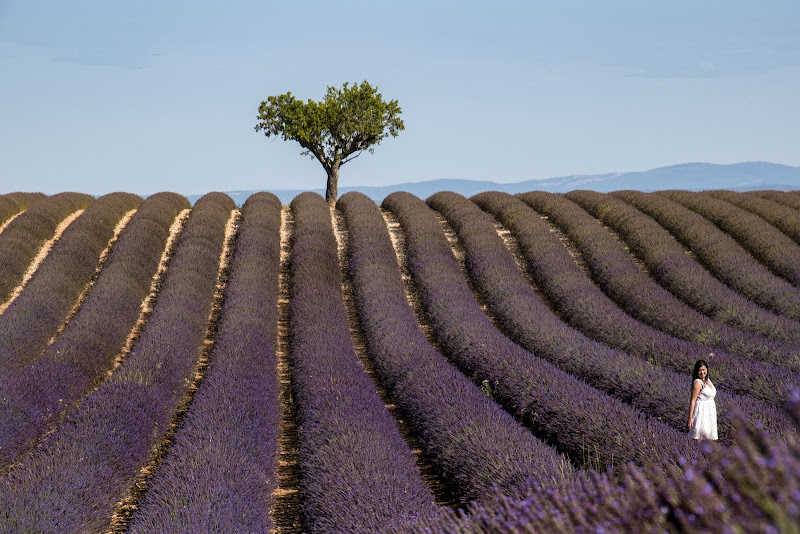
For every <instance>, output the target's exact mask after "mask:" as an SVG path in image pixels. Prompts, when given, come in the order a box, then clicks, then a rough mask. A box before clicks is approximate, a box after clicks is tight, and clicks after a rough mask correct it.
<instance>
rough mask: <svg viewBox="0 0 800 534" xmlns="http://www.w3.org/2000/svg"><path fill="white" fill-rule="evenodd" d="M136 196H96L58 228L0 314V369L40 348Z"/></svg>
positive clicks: (13, 367) (10, 367)
mask: <svg viewBox="0 0 800 534" xmlns="http://www.w3.org/2000/svg"><path fill="white" fill-rule="evenodd" d="M141 200H142V199H141V198H139V197H138V196H136V195H132V194H130V193H111V194H109V195H105V196H102V197H100V198H99V199H97V200H96V201H94V202H93V203H92V204H91V205H90V206H89V207H88V208H86V211H84V212H83V214H81V216H80V217H78V218H77V219H75V221H74V222H72V224H70V225H69V227H68V228H67V229H66V230H65V231H64V233H63V234H62V235H61V238H60V239H59V240H58V242H57V243H56V244H55V245H54V246H53V248H52V249H51V250H50V252H49V253H48V255H47V257H46V258H45V259H44V261H42V263H41V264H40V265H39V268H38V269H37V271H36V274H35V275H34V276H33V277H32V278H31V279H30V281H29V282H28V284H27V285H26V286H25V289H24V290H23V292H22V293H20V295H19V296H18V297H17V298H16V299H15V300H14V301H13V302H12V303H11V305H10V306H9V307H8V309H6V311H5V312H4V313H3V314H2V315H0V372H14V371H16V370H18V369H19V368H21V367H23V366H25V365H27V364H29V363H30V362H31V361H33V359H34V358H36V357H37V356H39V354H41V352H42V351H43V350H44V349H45V347H46V346H47V342H48V341H49V340H50V339H51V337H52V336H53V335H54V334H55V333H56V331H57V329H58V328H59V326H61V325H62V324H63V323H64V320H65V319H66V318H67V316H68V314H69V313H70V310H72V308H73V306H74V305H75V303H76V301H77V299H78V297H79V296H80V295H81V292H82V291H83V290H84V288H85V287H86V284H87V283H89V281H90V280H91V279H92V276H93V275H94V274H95V272H96V270H97V265H98V262H99V261H100V255H101V254H102V253H103V251H104V250H105V249H106V247H107V246H108V242H109V240H110V239H111V238H112V237H113V235H114V228H115V227H116V225H117V223H118V222H119V220H120V219H121V218H122V216H123V215H125V213H127V212H128V211H130V210H132V209H135V208H137V207H138V206H139V203H140V202H141ZM28 213H30V212H28Z"/></svg>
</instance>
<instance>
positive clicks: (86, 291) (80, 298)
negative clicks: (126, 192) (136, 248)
mask: <svg viewBox="0 0 800 534" xmlns="http://www.w3.org/2000/svg"><path fill="white" fill-rule="evenodd" d="M134 213H136V210H135V209H133V210H130V211H129V212H128V213H126V214H125V215H123V216H122V218H121V219H120V220H119V222H118V223H117V226H116V227H114V235H113V236H112V237H111V239H109V240H108V245H106V248H105V249H104V250H103V252H102V253H101V254H100V261H99V262H98V264H97V269H95V272H94V274H93V275H92V278H91V279H90V280H89V281H88V282H87V283H86V286H85V287H84V288H83V291H81V294H80V295H79V296H78V300H77V301H75V305H74V306H73V307H72V309H71V310H70V311H69V313H68V314H67V317H66V318H65V319H64V322H63V323H62V324H61V326H59V327H58V329H57V330H56V332H55V333H54V334H53V337H51V338H50V341H48V342H47V345H48V346H50V345H52V344H53V342H54V341H55V340H56V338H57V337H58V336H59V335H60V334H61V332H63V331H64V329H65V328H66V327H67V324H69V322H70V321H71V320H72V318H73V317H75V314H76V313H78V310H80V309H81V305H82V304H83V301H84V300H86V296H87V295H88V294H89V291H91V290H92V287H94V283H95V281H96V280H97V277H98V276H100V272H101V271H102V270H103V267H104V266H105V263H106V260H107V259H108V253H109V252H111V248H112V247H113V246H114V244H115V243H116V242H117V239H119V234H120V232H122V230H123V229H124V228H125V226H127V224H128V222H130V220H131V217H133V214H134Z"/></svg>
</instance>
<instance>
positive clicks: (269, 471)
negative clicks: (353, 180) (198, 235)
mask: <svg viewBox="0 0 800 534" xmlns="http://www.w3.org/2000/svg"><path fill="white" fill-rule="evenodd" d="M280 224H281V204H280V201H279V200H278V198H277V197H275V196H274V195H272V194H270V193H257V194H255V195H251V196H250V197H248V199H247V201H246V202H245V204H244V207H243V209H242V220H241V223H240V226H239V230H238V233H237V240H236V248H235V251H234V254H233V259H232V262H231V267H230V277H229V279H228V283H227V285H226V286H225V292H224V303H223V307H222V312H221V315H220V320H219V324H218V330H217V335H216V336H215V338H214V348H213V350H212V353H211V356H210V363H209V366H208V368H207V370H206V373H205V375H204V377H203V381H202V383H201V387H200V388H199V389H198V390H197V393H196V394H195V396H194V398H193V399H192V403H191V405H190V406H189V409H188V410H187V412H186V415H185V417H184V419H183V421H182V423H181V427H180V429H179V430H178V432H177V434H176V435H175V437H174V439H173V441H172V444H171V445H170V448H169V453H168V454H167V455H166V456H165V458H164V460H163V461H162V462H161V465H160V466H159V469H158V471H157V472H156V474H155V475H154V477H153V478H152V480H151V481H150V484H149V486H148V489H147V492H146V493H145V494H144V496H143V497H142V499H140V501H139V503H138V505H137V509H136V511H135V513H134V516H133V520H132V522H131V525H130V528H128V530H127V532H145V533H149V532H238V533H245V532H268V531H269V530H270V528H272V526H273V525H272V520H271V519H270V517H269V510H270V507H271V504H272V502H273V496H272V493H273V491H274V490H275V488H276V487H277V472H276V470H277V463H278V433H279V431H280V418H281V409H280V399H279V398H278V388H279V385H278V376H277V363H276V356H275V340H276V337H277V318H278V310H277V299H278V274H279V271H280Z"/></svg>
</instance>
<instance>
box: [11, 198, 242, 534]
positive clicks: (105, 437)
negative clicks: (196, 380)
mask: <svg viewBox="0 0 800 534" xmlns="http://www.w3.org/2000/svg"><path fill="white" fill-rule="evenodd" d="M234 207H235V205H234V203H233V201H232V200H231V199H230V197H228V196H227V195H224V194H221V193H209V194H207V195H205V196H203V197H202V198H200V199H199V200H198V201H197V202H196V203H195V205H194V208H193V209H192V213H191V215H190V217H189V221H188V222H187V224H186V228H185V230H184V231H183V233H182V234H181V236H180V239H179V241H178V244H177V246H176V250H175V253H174V256H173V257H172V258H171V261H170V264H169V267H168V269H167V274H166V277H165V279H164V282H163V284H162V287H161V288H160V292H159V294H158V298H157V301H156V304H155V307H154V309H153V311H152V313H151V314H150V317H149V320H148V321H147V323H146V324H145V326H144V329H143V330H142V332H141V334H140V336H139V338H138V339H137V341H136V344H135V345H134V347H133V350H132V352H131V353H130V354H129V355H128V357H127V359H126V360H125V361H124V362H123V363H122V365H121V366H120V367H119V368H118V369H117V370H116V371H115V372H114V374H113V375H112V376H111V378H110V379H108V380H106V381H105V382H104V383H103V384H102V385H101V386H100V387H99V388H98V389H97V390H96V391H94V392H93V393H92V394H91V395H89V396H88V397H87V398H86V399H85V400H84V401H83V402H82V403H81V404H80V405H79V406H78V407H77V408H76V409H75V410H73V411H72V412H71V413H70V414H69V415H67V417H66V418H65V419H64V421H63V423H62V424H61V425H59V426H58V428H57V429H56V430H55V432H53V433H52V434H50V435H49V436H48V438H47V439H46V440H45V441H44V442H43V444H42V445H41V446H40V447H39V448H38V449H37V450H36V451H35V452H34V454H33V455H32V456H31V457H30V458H29V459H27V460H26V461H25V462H23V463H21V464H19V465H17V466H16V467H14V469H12V470H11V472H10V473H9V474H8V475H7V476H6V477H5V478H4V479H2V480H0V510H2V511H3V512H2V514H0V531H2V530H4V531H8V532H25V531H37V532H58V533H62V532H97V531H105V530H107V529H108V527H109V525H110V523H111V517H112V514H113V513H114V511H115V506H116V504H117V503H118V502H119V501H120V500H121V499H122V498H123V497H124V496H125V495H126V494H127V492H128V491H129V489H130V488H131V485H132V484H133V483H134V482H135V481H136V480H137V477H138V475H139V472H140V470H141V469H142V468H143V467H145V466H146V465H147V464H148V463H149V462H150V460H151V458H152V455H153V454H154V452H155V451H157V449H158V448H159V447H161V446H163V439H164V436H165V434H166V432H167V430H168V429H169V427H170V424H171V423H172V420H173V417H174V415H175V413H176V410H177V409H178V407H179V405H180V404H181V402H183V399H184V397H185V395H186V393H187V391H188V387H189V385H190V383H191V380H192V378H193V376H194V370H195V366H196V363H197V360H198V358H199V356H200V351H201V347H202V344H203V340H204V337H205V331H206V326H207V320H208V317H209V313H210V311H211V301H212V297H213V294H214V290H215V287H216V284H217V275H218V270H219V265H220V256H221V253H222V248H223V240H224V236H225V226H226V222H227V220H228V218H229V216H230V213H231V211H232V210H233V209H234Z"/></svg>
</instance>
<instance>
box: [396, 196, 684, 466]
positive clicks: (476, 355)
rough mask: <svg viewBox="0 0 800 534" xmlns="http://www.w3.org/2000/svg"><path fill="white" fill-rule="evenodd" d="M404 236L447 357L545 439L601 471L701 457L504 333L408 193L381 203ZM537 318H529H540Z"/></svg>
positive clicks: (437, 228) (663, 428)
mask: <svg viewBox="0 0 800 534" xmlns="http://www.w3.org/2000/svg"><path fill="white" fill-rule="evenodd" d="M383 205H384V207H385V208H387V209H389V210H390V211H391V212H392V213H393V214H394V215H395V216H396V217H397V219H398V220H399V222H400V224H401V225H402V227H403V229H404V231H405V234H406V243H407V249H406V254H407V261H408V267H409V271H410V272H411V274H412V276H413V278H414V281H415V285H416V287H417V290H418V292H419V295H420V298H421V299H422V302H423V306H424V309H425V312H426V315H427V317H428V320H429V321H430V323H431V324H432V325H433V327H434V331H435V334H436V337H437V339H438V340H439V342H440V344H441V346H442V347H443V348H444V350H445V351H446V352H447V356H448V357H449V358H450V359H451V360H452V361H454V362H455V364H456V365H457V366H458V367H459V368H460V369H461V370H462V371H463V372H464V373H465V374H467V375H469V376H470V377H472V378H473V379H474V380H476V381H477V382H479V383H480V382H482V381H484V380H486V381H488V382H489V383H490V384H491V388H492V395H493V396H494V397H495V398H496V399H497V400H498V402H500V403H501V404H502V405H503V406H504V407H505V408H506V409H507V410H508V411H509V412H511V413H512V414H514V415H515V416H517V417H518V418H519V419H521V420H522V421H524V422H525V423H526V425H527V426H528V427H529V428H530V429H531V430H532V431H533V432H534V433H535V434H536V435H537V436H540V437H541V438H542V439H543V440H545V441H547V442H548V443H551V444H553V445H554V446H555V447H556V448H557V449H558V450H559V451H561V452H563V453H564V454H566V455H567V456H568V457H570V458H571V459H572V460H573V461H574V462H575V463H577V464H578V465H583V464H587V463H588V464H590V465H597V466H599V467H601V468H607V467H611V466H612V465H613V466H617V467H618V466H620V465H624V464H625V463H626V462H628V461H632V462H634V463H637V464H642V463H647V462H651V461H661V460H662V459H664V458H668V457H673V456H674V454H675V453H676V451H679V454H681V455H683V456H686V457H693V456H696V455H697V453H698V451H697V449H695V448H692V447H691V446H690V444H689V443H688V442H687V440H686V438H685V434H684V433H683V432H680V431H677V430H675V429H674V428H670V427H668V426H667V425H665V424H664V423H662V422H660V421H658V420H657V419H656V418H655V417H651V416H648V415H646V414H644V413H642V412H641V411H638V410H636V409H635V408H633V407H631V406H630V405H627V404H625V403H623V402H621V401H620V400H618V399H617V398H615V397H612V396H609V395H607V394H604V393H602V392H600V391H598V390H597V389H595V388H593V387H591V386H589V385H588V384H587V383H586V382H584V381H582V380H579V379H577V378H575V377H574V376H572V375H570V374H568V373H566V372H565V371H563V370H561V369H559V368H558V367H556V366H554V365H553V364H551V363H550V362H548V361H546V360H545V359H543V358H542V357H539V356H537V355H534V354H533V353H531V352H530V351H527V350H525V349H523V348H522V347H520V346H519V345H517V344H515V343H514V342H513V341H511V340H510V339H509V338H507V337H506V336H505V335H503V334H502V333H501V332H500V331H499V330H497V328H495V327H494V325H493V324H492V323H491V322H490V321H489V319H488V318H487V316H486V315H485V313H484V312H483V310H482V309H481V307H480V305H479V304H478V303H477V302H476V300H475V299H474V297H473V295H472V292H471V290H470V288H469V287H468V285H467V281H466V279H465V277H464V273H463V272H462V271H461V268H460V266H459V264H458V262H457V260H456V259H455V257H454V256H453V253H452V251H451V248H450V245H449V243H448V242H447V239H446V238H445V235H444V233H443V231H442V228H441V225H440V223H439V221H438V220H437V219H436V217H435V214H434V212H433V211H432V210H431V209H430V208H429V207H427V206H426V205H425V204H424V203H423V202H422V201H421V200H419V199H418V198H416V197H414V196H413V195H409V194H407V193H393V194H392V195H389V196H388V197H387V198H386V199H385V200H384V202H383ZM536 319H537V318H536V317H533V318H532V320H536Z"/></svg>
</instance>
